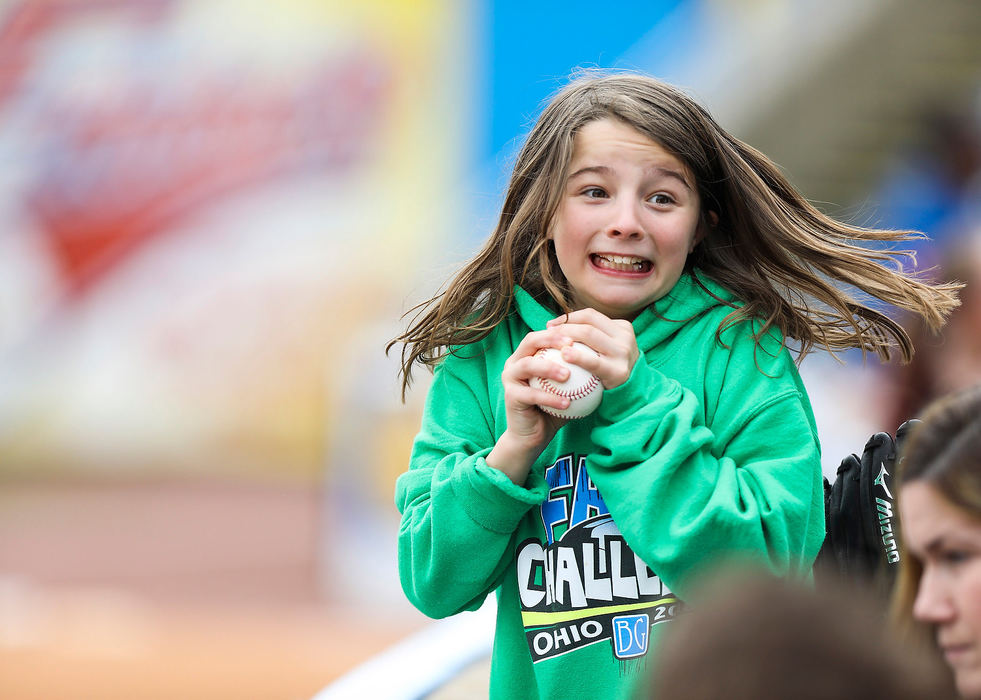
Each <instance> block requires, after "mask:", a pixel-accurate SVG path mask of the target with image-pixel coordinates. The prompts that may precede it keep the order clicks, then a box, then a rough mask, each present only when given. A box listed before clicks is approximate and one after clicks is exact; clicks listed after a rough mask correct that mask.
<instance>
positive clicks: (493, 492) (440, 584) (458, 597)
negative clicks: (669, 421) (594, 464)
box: [395, 356, 547, 617]
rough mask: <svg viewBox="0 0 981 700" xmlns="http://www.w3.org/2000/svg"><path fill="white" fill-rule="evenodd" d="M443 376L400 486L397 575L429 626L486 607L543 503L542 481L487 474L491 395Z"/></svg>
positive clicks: (448, 367) (448, 370)
mask: <svg viewBox="0 0 981 700" xmlns="http://www.w3.org/2000/svg"><path fill="white" fill-rule="evenodd" d="M458 362H459V358H455V357H453V356H448V357H447V358H446V359H445V360H444V361H443V362H442V363H441V364H440V365H439V367H438V368H437V370H436V373H435V376H434V378H433V383H432V386H431V387H430V390H429V394H428V396H427V399H426V407H425V411H424V414H423V420H422V427H421V430H420V432H419V434H418V435H417V437H416V439H415V442H414V444H413V448H412V455H411V459H410V464H409V471H407V472H406V473H404V474H403V475H402V476H400V477H399V479H398V481H397V482H396V489H395V501H396V505H397V506H398V509H399V511H400V512H401V513H402V522H401V526H400V529H399V539H398V567H399V578H400V579H401V582H402V588H403V590H404V591H405V594H406V596H407V597H408V598H409V600H410V601H411V602H412V603H413V604H414V605H415V606H416V607H417V608H418V609H419V610H420V611H422V612H423V613H425V614H426V615H429V616H430V617H445V616H448V615H453V614H455V613H457V612H460V611H462V610H473V609H476V608H478V607H480V604H481V603H482V602H483V600H484V598H485V597H486V596H487V594H488V593H489V592H491V591H492V590H494V589H495V588H496V587H497V585H498V582H499V579H500V577H501V575H502V573H503V572H504V570H505V569H506V568H507V566H508V564H509V563H510V560H511V558H512V553H513V547H511V546H509V544H510V543H511V540H512V539H513V536H514V532H515V530H516V529H517V527H518V524H519V522H520V521H521V518H522V517H523V516H524V515H525V513H526V512H527V511H528V510H529V509H530V508H531V507H532V506H535V505H538V504H539V503H541V502H542V501H543V500H544V498H545V495H546V493H547V487H546V485H545V482H544V480H543V479H542V477H541V476H540V475H538V474H535V473H532V474H531V475H529V478H528V481H527V483H526V484H525V487H524V488H522V487H520V486H516V485H515V484H513V483H512V482H511V480H510V479H509V478H508V477H507V476H505V475H504V474H503V473H502V472H500V471H498V470H497V469H494V468H492V467H490V466H488V465H487V463H486V462H485V461H484V458H485V457H486V455H487V454H488V453H489V452H490V450H491V448H492V447H493V445H494V443H495V441H496V439H497V436H496V435H495V434H494V431H493V428H492V425H493V422H492V420H491V418H490V415H491V412H490V409H489V407H488V405H487V403H488V402H487V395H486V390H484V391H483V392H481V393H480V394H478V393H477V392H476V391H475V390H474V388H472V386H473V385H477V384H480V386H484V387H486V381H485V380H481V382H477V381H474V382H471V386H468V385H467V383H465V382H464V381H463V380H462V379H461V378H460V377H459V376H457V375H456V374H455V372H454V369H453V365H454V364H458Z"/></svg>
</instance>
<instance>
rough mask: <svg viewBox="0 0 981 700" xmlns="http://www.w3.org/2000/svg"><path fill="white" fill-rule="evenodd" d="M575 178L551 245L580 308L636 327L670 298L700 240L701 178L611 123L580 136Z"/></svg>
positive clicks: (565, 193) (656, 145) (575, 153)
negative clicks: (644, 312)
mask: <svg viewBox="0 0 981 700" xmlns="http://www.w3.org/2000/svg"><path fill="white" fill-rule="evenodd" d="M569 173H570V174H569V177H568V179H567V180H566V182H565V189H564V191H563V194H562V199H561V201H560V202H559V207H558V210H557V211H556V213H555V216H554V218H553V219H552V222H551V226H550V229H549V232H548V237H549V238H550V239H551V240H552V241H553V242H554V244H555V254H556V256H557V258H558V262H559V267H561V269H562V273H563V274H564V275H565V277H566V279H567V280H568V282H569V284H570V286H571V287H572V291H573V295H574V299H573V301H574V303H575V304H576V308H586V307H592V308H594V309H596V310H597V311H600V312H602V313H604V314H606V315H607V316H609V317H610V318H618V319H628V320H633V319H634V317H636V316H637V314H638V313H640V312H641V310H643V309H644V307H646V306H647V305H649V304H650V303H651V302H654V301H656V300H657V299H660V298H661V297H662V296H664V295H665V294H666V293H667V292H668V291H670V290H671V288H672V287H673V286H674V284H675V283H676V282H677V281H678V279H679V278H680V277H681V273H682V271H683V270H684V266H685V261H686V260H687V258H688V254H689V253H690V252H691V250H692V248H694V247H695V244H696V243H698V241H699V240H700V239H701V234H700V232H699V227H698V223H699V218H700V217H699V200H698V192H697V190H696V188H695V178H694V177H693V176H692V174H691V173H690V172H689V170H688V168H686V167H685V165H684V163H682V162H681V161H680V160H679V159H678V158H676V157H675V156H673V155H671V154H670V153H668V152H667V151H666V150H664V148H662V147H661V145H660V144H659V143H657V142H656V141H652V140H651V139H649V138H647V137H646V136H644V135H643V134H641V133H640V132H639V131H637V130H635V129H634V128H633V127H630V126H628V125H626V124H625V123H623V122H621V121H619V120H617V119H612V118H608V119H601V120H598V121H594V122H590V123H588V124H586V125H585V126H584V127H583V128H582V129H580V130H579V132H578V133H577V134H576V137H575V142H574V144H573V154H572V162H571V163H570V164H569Z"/></svg>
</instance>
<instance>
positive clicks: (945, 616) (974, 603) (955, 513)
mask: <svg viewBox="0 0 981 700" xmlns="http://www.w3.org/2000/svg"><path fill="white" fill-rule="evenodd" d="M900 517H901V520H902V523H903V536H904V538H905V540H906V545H907V547H908V549H909V552H910V553H911V554H912V555H913V556H915V557H916V558H917V559H919V560H920V561H921V562H923V575H922V576H921V578H920V583H919V590H918V592H917V595H916V601H915V602H914V604H913V617H915V618H916V619H917V620H920V621H921V622H926V623H928V624H930V625H932V626H933V627H934V629H935V630H936V635H937V643H938V645H939V647H940V649H941V651H942V652H943V654H944V658H945V659H946V660H947V663H948V664H949V665H950V667H951V669H953V671H954V677H955V679H956V682H957V689H958V691H959V692H960V694H961V695H962V696H963V697H965V698H981V519H978V518H973V517H971V516H970V515H968V514H967V513H965V512H963V511H962V510H961V509H959V508H957V507H956V506H954V505H953V504H952V503H950V501H948V500H947V499H946V498H944V496H943V495H942V494H941V493H940V492H939V491H937V490H936V488H934V487H933V486H931V485H930V484H928V483H926V482H922V481H912V482H910V483H909V484H907V485H905V486H903V492H902V497H901V499H900Z"/></svg>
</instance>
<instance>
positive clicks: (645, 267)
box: [589, 253, 654, 274]
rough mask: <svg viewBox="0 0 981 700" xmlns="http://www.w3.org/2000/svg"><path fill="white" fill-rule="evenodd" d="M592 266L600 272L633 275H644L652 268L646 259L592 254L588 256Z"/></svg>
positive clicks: (632, 256)
mask: <svg viewBox="0 0 981 700" xmlns="http://www.w3.org/2000/svg"><path fill="white" fill-rule="evenodd" d="M589 259H590V260H591V261H592V263H593V265H594V266H596V267H598V268H599V269H601V270H609V271H611V272H630V273H634V274H645V273H647V272H650V271H651V269H652V268H653V267H654V265H653V263H651V261H650V260H648V259H647V258H639V257H637V256H635V255H613V254H612V253H593V254H592V255H590V256H589Z"/></svg>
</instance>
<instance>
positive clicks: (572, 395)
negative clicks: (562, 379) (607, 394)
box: [541, 374, 599, 399]
mask: <svg viewBox="0 0 981 700" xmlns="http://www.w3.org/2000/svg"><path fill="white" fill-rule="evenodd" d="M541 381H542V385H543V386H544V387H545V389H546V390H548V391H549V392H551V393H553V394H555V395H556V396H564V397H566V398H567V399H581V398H582V397H584V396H586V394H588V393H590V392H591V391H592V390H593V389H595V388H596V385H597V384H599V379H598V378H597V377H596V375H595V374H591V375H589V381H587V382H586V383H585V384H583V385H582V386H581V387H579V388H578V389H574V390H572V391H567V390H563V389H559V388H558V387H557V386H555V385H554V384H552V382H551V380H549V379H542V380H541Z"/></svg>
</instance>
